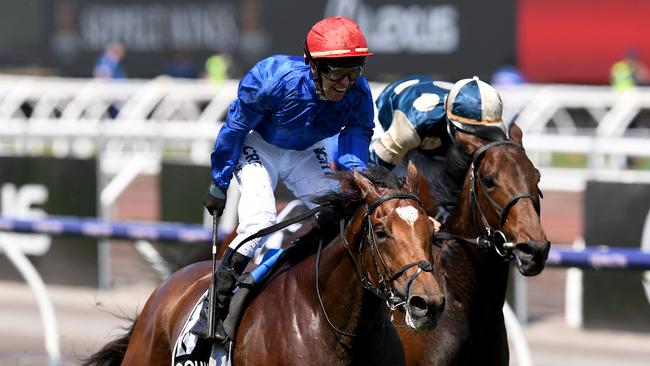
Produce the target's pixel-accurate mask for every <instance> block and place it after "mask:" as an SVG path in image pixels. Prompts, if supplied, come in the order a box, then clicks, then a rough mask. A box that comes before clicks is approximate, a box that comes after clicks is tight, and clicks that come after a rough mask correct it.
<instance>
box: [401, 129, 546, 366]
mask: <svg viewBox="0 0 650 366" xmlns="http://www.w3.org/2000/svg"><path fill="white" fill-rule="evenodd" d="M521 137H522V133H521V130H520V129H519V127H517V126H516V125H513V127H512V128H511V130H510V139H509V140H506V141H499V142H494V143H489V142H487V141H485V140H482V139H480V138H478V137H476V136H473V135H469V134H465V133H460V132H459V133H458V134H457V137H456V142H455V144H454V146H452V149H451V151H450V153H449V156H448V158H447V163H446V166H445V167H444V169H443V171H444V173H443V174H440V175H438V176H436V174H429V171H427V169H428V168H427V167H426V166H423V165H424V164H422V162H423V161H424V160H423V159H411V160H413V161H414V162H415V163H416V165H417V166H418V169H419V170H420V171H421V172H424V173H425V175H426V174H429V178H428V179H427V180H428V183H429V184H430V187H429V188H430V189H431V194H432V195H433V197H434V198H435V201H436V202H438V203H444V202H450V201H454V202H456V204H455V209H454V210H453V214H451V216H449V218H448V220H447V221H446V223H445V224H444V225H443V227H442V230H443V231H445V232H447V233H450V234H448V235H447V236H446V237H447V238H448V240H445V241H444V242H443V244H442V252H441V253H440V258H441V261H440V265H441V266H442V272H443V273H444V278H440V279H439V281H441V282H442V281H444V282H445V284H446V291H445V296H446V300H447V306H446V308H445V312H444V314H443V316H442V318H441V319H440V322H439V324H438V326H437V327H436V329H434V330H433V331H432V332H428V333H416V332H413V331H411V330H409V329H408V328H407V327H404V326H400V325H399V320H397V319H396V321H395V322H394V324H395V326H396V328H397V329H398V331H399V334H400V337H401V339H402V342H403V344H404V350H405V353H406V359H407V364H409V365H508V362H509V351H508V343H507V337H506V330H505V325H504V320H503V313H502V307H503V304H504V301H505V293H506V283H507V280H508V272H509V261H510V260H514V261H515V262H516V265H517V268H518V269H519V271H520V272H521V273H522V274H524V275H526V276H534V275H537V274H539V273H540V272H541V271H542V269H543V268H544V264H545V261H546V258H547V256H548V252H549V249H550V243H549V242H548V240H547V239H546V236H545V234H544V230H543V229H542V226H541V223H540V216H539V214H540V212H539V210H540V208H539V207H540V198H541V192H540V191H539V188H538V182H539V179H540V174H539V171H538V170H537V169H535V167H534V166H533V164H532V163H531V161H530V160H529V159H528V157H527V156H526V154H525V151H524V149H523V147H522V146H521ZM418 160H419V161H418ZM433 211H435V207H434V208H433ZM430 213H431V212H430ZM440 236H441V237H444V235H440ZM477 238H478V239H477ZM479 239H480V240H479Z"/></svg>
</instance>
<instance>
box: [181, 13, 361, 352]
mask: <svg viewBox="0 0 650 366" xmlns="http://www.w3.org/2000/svg"><path fill="white" fill-rule="evenodd" d="M372 55H373V54H372V53H370V52H369V51H368V46H367V44H366V40H365V38H364V36H363V33H362V32H361V30H360V29H359V26H358V25H357V24H356V23H355V22H354V21H353V20H351V19H348V18H343V17H332V18H326V19H323V20H321V21H319V22H317V23H316V24H315V25H314V26H313V27H312V28H311V30H310V31H309V34H308V35H307V39H306V41H305V45H304V57H294V56H285V55H275V56H271V57H269V58H266V59H264V60H262V61H260V62H258V63H257V64H256V65H255V66H253V68H252V69H251V70H250V71H249V72H248V73H247V74H246V75H244V77H243V78H242V79H241V81H240V83H239V89H238V92H237V99H236V100H235V101H234V102H233V103H232V104H231V105H230V109H229V111H228V115H227V118H226V123H225V125H224V126H223V127H222V128H221V130H220V131H219V134H218V136H217V139H216V141H215V145H214V151H212V154H211V163H212V183H211V184H210V187H209V189H208V191H207V192H206V194H205V195H204V198H203V204H204V206H205V207H206V209H207V210H208V211H209V212H210V213H211V214H212V215H218V216H219V215H221V214H222V212H223V209H224V207H225V204H226V190H227V188H228V185H229V184H230V180H231V178H232V176H233V174H234V176H235V179H236V181H237V184H238V186H239V189H240V191H241V197H240V201H239V207H238V212H239V226H238V227H237V234H238V235H237V237H236V238H235V239H234V240H233V241H232V242H231V243H230V246H229V248H228V249H227V251H226V253H225V254H224V256H223V260H222V261H221V264H220V266H219V269H218V270H217V272H216V274H215V276H216V282H217V288H216V293H215V298H216V302H217V309H216V311H217V319H219V325H218V326H217V330H216V335H215V337H216V338H217V340H218V341H224V340H225V339H226V335H225V333H224V332H223V328H222V322H221V320H223V318H225V316H226V315H227V314H226V313H227V308H228V302H229V297H230V294H231V292H232V289H233V287H234V285H235V283H236V281H237V279H238V277H239V276H240V275H241V273H242V272H243V271H244V268H245V267H246V265H247V264H248V262H249V260H250V258H251V256H252V255H253V253H254V251H255V249H257V247H258V245H259V239H256V240H252V241H250V242H247V243H244V245H243V246H240V247H239V248H238V249H237V250H235V248H236V247H237V246H238V245H239V244H240V243H241V242H242V240H243V239H245V238H246V237H248V236H249V235H251V234H254V233H256V232H257V231H259V230H260V229H263V228H265V227H268V226H270V225H272V224H274V223H275V220H276V207H275V197H274V194H273V192H274V189H275V187H276V185H277V183H278V181H279V180H281V181H283V182H284V184H285V185H286V186H287V188H289V190H291V191H292V193H293V194H294V195H295V196H296V197H298V198H301V199H303V200H307V199H308V198H309V196H310V195H313V194H316V193H319V192H323V191H326V190H331V189H336V188H337V187H338V183H337V182H336V181H335V180H332V179H330V178H328V177H327V175H328V173H331V172H332V170H331V168H330V164H329V157H328V155H327V152H326V151H325V149H324V147H323V142H322V141H323V140H324V139H325V138H327V137H330V136H333V135H335V134H337V133H339V139H338V145H339V151H340V152H341V154H340V156H339V158H338V159H337V164H338V166H339V167H341V168H342V169H345V170H350V169H365V167H366V164H367V162H368V150H369V145H370V138H371V137H372V133H373V127H374V123H373V119H374V116H373V114H374V111H373V105H372V96H371V93H370V88H369V86H368V81H367V80H366V79H365V77H364V76H363V75H362V71H363V67H364V65H365V64H366V60H367V58H368V56H372ZM305 204H307V206H308V207H310V208H312V207H314V206H315V205H314V204H313V203H311V202H305ZM308 235H310V234H308ZM310 239H311V238H310ZM307 241H308V240H307ZM208 311H209V309H208V301H207V300H206V301H205V302H204V304H203V308H202V311H201V317H200V319H199V321H198V322H197V323H196V324H195V325H194V327H193V328H192V329H191V330H190V331H191V332H192V333H194V334H196V335H197V336H199V337H201V338H207V335H208V329H207V328H208V327H207V323H208V322H207V314H208Z"/></svg>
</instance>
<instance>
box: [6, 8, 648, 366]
mask: <svg viewBox="0 0 650 366" xmlns="http://www.w3.org/2000/svg"><path fill="white" fill-rule="evenodd" d="M647 14H650V2H647V1H641V0H617V1H610V0H562V1H560V0H543V1H542V0H493V1H489V2H487V1H481V0H453V1H452V0H448V1H417V0H381V1H380V0H376V1H373V0H311V1H302V2H296V1H288V0H273V1H270V0H266V1H265V0H239V1H226V0H223V1H216V0H211V1H208V0H133V1H126V0H83V1H82V0H21V1H2V2H0V211H1V213H2V218H3V220H4V219H5V218H7V220H4V221H3V220H0V228H2V230H3V232H2V234H0V365H45V364H50V365H58V364H64V365H75V364H79V363H80V361H79V359H80V358H83V357H86V356H88V355H89V354H91V353H92V352H94V351H96V350H97V349H99V348H100V347H101V346H102V345H103V344H104V343H106V342H107V341H108V340H110V339H111V337H112V336H114V335H117V334H119V333H120V332H121V327H124V326H127V325H128V324H129V321H128V320H127V319H125V317H126V318H128V317H130V318H133V317H134V316H135V314H136V313H137V311H138V310H139V309H141V308H142V306H143V305H144V302H145V301H146V299H147V297H148V295H149V293H150V292H151V291H152V290H153V289H154V288H155V287H156V286H157V285H158V284H159V283H160V282H161V281H162V280H163V279H164V278H165V277H166V276H168V275H169V273H170V272H171V271H173V270H175V269H177V268H179V267H180V266H183V265H186V264H188V263H190V262H192V261H195V260H198V259H202V258H206V257H207V256H209V246H210V244H209V240H210V235H211V234H210V230H211V225H210V224H211V218H210V217H208V216H207V215H206V214H205V212H204V210H203V208H202V205H201V197H202V195H203V192H204V190H205V188H206V186H207V184H208V181H209V154H210V151H211V150H212V145H213V142H214V138H215V137H216V135H217V132H218V130H219V128H220V127H221V125H222V123H223V118H224V113H225V112H226V110H227V108H228V105H229V103H230V102H231V101H232V100H233V99H234V97H235V95H236V90H237V83H238V79H239V78H240V77H241V76H242V75H243V74H244V73H245V72H247V71H248V69H249V68H250V67H251V66H252V65H253V64H255V63H256V62H257V61H259V60H260V59H262V58H264V57H266V56H269V55H272V54H276V53H284V54H294V55H300V54H302V47H303V43H304V39H305V36H306V34H307V32H308V30H309V28H310V27H311V25H313V24H314V23H315V22H316V21H318V20H319V19H321V18H323V17H327V16H334V15H341V16H347V17H350V18H353V19H355V20H356V21H357V22H358V23H359V25H360V27H361V28H362V30H363V32H364V34H365V35H366V37H367V41H368V44H369V48H370V50H371V51H372V52H374V53H375V56H373V57H372V58H371V59H370V60H369V62H368V64H367V66H366V68H365V69H364V73H365V75H366V77H367V78H368V80H370V82H371V88H372V91H373V95H375V96H376V95H378V94H379V92H380V91H381V90H382V88H383V87H384V86H385V85H386V83H388V82H391V81H393V80H396V79H398V78H399V77H402V76H405V75H412V74H427V75H431V76H433V77H436V78H439V79H440V80H446V81H451V82H453V81H456V80H457V79H460V78H465V77H471V76H474V75H476V76H479V77H480V78H481V79H483V80H485V81H489V82H491V83H493V85H494V86H496V87H497V89H499V91H500V92H501V94H502V97H503V101H504V109H505V110H504V116H505V118H506V119H507V120H508V121H514V120H516V122H517V123H518V124H519V125H520V126H521V127H522V129H523V131H524V146H525V147H526V150H527V153H528V155H529V156H530V157H531V159H532V160H533V162H534V163H535V165H536V166H537V167H538V168H539V169H540V171H541V172H542V181H541V188H542V190H543V192H544V199H543V202H542V223H543V225H544V227H545V229H546V233H547V236H548V238H549V239H550V240H551V242H552V243H553V245H554V250H563V251H564V252H562V253H560V252H558V251H554V252H552V253H551V256H550V257H549V264H548V265H549V267H548V268H547V269H546V270H545V271H544V272H543V273H542V274H541V275H539V276H537V277H532V278H527V279H524V278H522V277H521V276H520V275H518V274H517V273H513V275H512V276H511V291H510V294H509V304H510V306H511V308H512V309H513V310H514V313H515V316H516V318H517V321H518V322H517V324H515V325H513V327H514V328H510V337H511V341H512V343H511V358H512V362H511V364H513V365H531V364H534V365H614V364H615V365H650V347H648V345H650V274H648V273H650V272H646V270H648V269H650V265H649V263H650V259H649V256H650V253H649V252H650V87H648V86H647V85H648V83H649V82H650V72H648V68H647V66H646V65H649V64H650V25H649V23H648V22H647V19H646V18H647ZM229 195H231V196H232V197H233V198H231V199H229V205H228V207H227V208H226V212H225V214H224V216H223V217H222V218H221V222H220V225H219V230H220V237H221V238H223V237H225V236H227V235H228V233H229V232H230V231H231V230H232V229H233V228H234V226H235V223H236V219H237V217H236V197H237V192H236V191H234V190H232V189H231V191H230V192H229ZM278 195H279V196H280V197H281V199H280V202H279V208H280V209H281V210H283V214H290V211H292V210H294V209H299V207H298V208H296V207H295V206H294V205H293V204H292V203H290V202H291V199H292V197H290V195H289V194H288V192H287V191H286V190H284V189H283V188H282V187H279V192H278ZM60 217H63V218H66V220H69V221H61V220H58V219H57V218H60ZM47 218H51V220H49V221H48V220H47ZM10 219H21V220H24V221H25V222H27V223H29V222H30V221H29V220H40V221H37V222H36V223H33V222H32V225H28V226H29V229H28V230H27V229H24V228H22V229H21V228H19V225H17V224H16V223H15V222H12V221H10ZM57 220H58V221H57ZM75 220H76V221H75ZM83 220H90V221H86V222H85V221H83ZM92 220H99V221H97V222H95V221H92ZM105 220H110V221H115V222H120V223H121V222H124V223H136V224H137V225H135V226H128V225H127V226H124V227H121V229H120V230H121V231H120V233H121V234H119V235H117V234H115V233H116V232H117V231H119V230H117V229H115V227H112V226H102V225H100V224H98V222H104V221H105ZM84 222H85V224H84ZM157 222H164V223H165V224H162V223H161V224H156V223H157ZM84 225H85V226H84ZM93 225H94V226H93ZM125 225H126V224H125ZM174 225H176V226H174ZM179 225H183V226H179ZM179 228H181V229H186V230H190V231H184V232H183V231H179V230H178V229H179ZM162 229H170V230H171V231H173V232H174V233H175V234H174V235H171V237H170V236H165V235H163V234H161V230H162ZM12 231H30V232H31V233H28V234H25V233H22V234H17V233H12ZM63 234H65V235H63ZM114 234H115V235H114ZM97 236H107V237H109V238H108V239H104V238H100V239H98V238H97ZM276 239H277V238H276ZM274 243H276V244H277V240H269V245H271V246H272V245H275V244H274ZM574 252H575V253H578V254H580V253H583V254H585V253H586V252H589V253H595V255H591V256H586V254H585V255H584V256H582V257H580V258H582V259H580V260H576V261H572V262H571V261H567V260H566V258H567V253H574Z"/></svg>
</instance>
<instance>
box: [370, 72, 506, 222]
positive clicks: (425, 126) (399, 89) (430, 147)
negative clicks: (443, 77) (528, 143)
mask: <svg viewBox="0 0 650 366" xmlns="http://www.w3.org/2000/svg"><path fill="white" fill-rule="evenodd" d="M376 104H377V110H378V112H377V117H378V119H379V123H380V124H381V126H382V127H383V129H384V133H383V134H382V135H381V136H380V137H379V138H378V139H376V140H374V141H373V142H372V146H371V151H370V161H371V162H373V163H375V164H378V165H383V166H385V167H388V168H389V169H393V168H395V166H398V165H400V163H402V162H403V161H405V160H407V159H405V157H406V156H407V155H408V154H410V155H409V157H408V159H420V161H421V160H422V159H423V160H436V159H439V160H443V159H444V158H445V157H446V156H447V152H448V150H449V147H450V146H451V144H452V141H453V138H454V135H455V133H457V132H458V131H460V132H462V133H471V134H475V135H478V136H479V137H482V138H484V139H486V140H499V139H503V138H507V135H508V133H507V128H506V126H505V125H504V123H503V120H502V117H501V112H502V108H503V105H502V101H501V97H500V95H499V93H498V92H497V90H496V89H495V88H494V87H492V86H491V85H489V84H487V83H485V82H483V81H482V80H479V79H478V78H477V77H474V78H468V79H462V80H459V81H458V82H456V83H455V84H451V83H448V82H442V81H435V80H433V79H431V78H430V77H428V76H409V77H405V78H403V79H400V80H397V81H395V82H393V83H391V84H389V85H388V86H387V87H386V88H385V89H384V90H383V91H382V92H381V94H380V95H379V97H377V101H376ZM416 165H417V164H416ZM421 173H422V171H421ZM463 176H464V175H463ZM441 206H442V207H439V215H440V218H442V219H444V218H445V217H446V216H447V215H448V214H449V213H450V212H451V210H452V209H453V203H444V204H443V203H441Z"/></svg>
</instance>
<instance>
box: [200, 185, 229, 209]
mask: <svg viewBox="0 0 650 366" xmlns="http://www.w3.org/2000/svg"><path fill="white" fill-rule="evenodd" d="M203 206H205V208H206V209H207V210H208V212H209V213H210V215H212V216H214V215H217V216H221V214H222V213H223V209H224V207H226V193H225V192H224V191H223V190H221V188H219V187H217V186H216V185H215V184H214V183H211V184H210V187H208V190H207V191H206V192H205V194H204V195H203Z"/></svg>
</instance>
